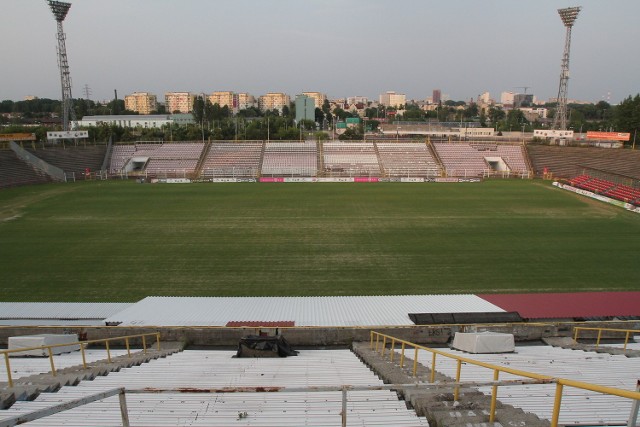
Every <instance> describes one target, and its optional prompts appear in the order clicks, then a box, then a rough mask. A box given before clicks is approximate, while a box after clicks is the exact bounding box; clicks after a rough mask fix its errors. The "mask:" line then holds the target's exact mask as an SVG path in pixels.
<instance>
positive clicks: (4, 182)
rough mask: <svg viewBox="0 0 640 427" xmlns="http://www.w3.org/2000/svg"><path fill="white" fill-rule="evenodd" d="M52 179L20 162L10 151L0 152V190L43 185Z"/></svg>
mask: <svg viewBox="0 0 640 427" xmlns="http://www.w3.org/2000/svg"><path fill="white" fill-rule="evenodd" d="M51 181H52V179H51V178H50V177H49V176H48V175H46V174H43V173H41V172H39V171H37V170H35V169H34V168H32V167H31V166H30V165H29V164H27V163H25V162H24V161H22V160H20V159H19V158H18V156H17V155H16V153H14V152H13V151H11V150H0V188H9V187H18V186H21V185H29V184H43V183H46V182H51Z"/></svg>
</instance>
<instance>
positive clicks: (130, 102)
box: [124, 92, 158, 114]
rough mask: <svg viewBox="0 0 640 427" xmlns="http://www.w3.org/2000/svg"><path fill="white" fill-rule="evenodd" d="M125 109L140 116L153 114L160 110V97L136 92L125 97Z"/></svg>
mask: <svg viewBox="0 0 640 427" xmlns="http://www.w3.org/2000/svg"><path fill="white" fill-rule="evenodd" d="M124 108H125V109H126V110H129V111H135V112H136V113H138V114H151V112H152V111H156V110H157V109H158V97H157V96H155V95H153V94H150V93H148V92H134V93H133V94H131V95H126V96H125V97H124Z"/></svg>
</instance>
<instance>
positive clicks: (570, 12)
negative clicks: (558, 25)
mask: <svg viewBox="0 0 640 427" xmlns="http://www.w3.org/2000/svg"><path fill="white" fill-rule="evenodd" d="M580 9H582V8H581V7H580V6H578V7H568V8H566V9H558V13H559V14H560V19H562V23H563V24H564V25H565V27H571V26H573V23H574V22H575V20H576V19H577V18H578V13H580Z"/></svg>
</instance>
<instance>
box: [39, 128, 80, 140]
mask: <svg viewBox="0 0 640 427" xmlns="http://www.w3.org/2000/svg"><path fill="white" fill-rule="evenodd" d="M86 138H89V131H86V130H70V131H66V132H64V131H56V132H47V139H48V140H49V141H56V140H60V139H86Z"/></svg>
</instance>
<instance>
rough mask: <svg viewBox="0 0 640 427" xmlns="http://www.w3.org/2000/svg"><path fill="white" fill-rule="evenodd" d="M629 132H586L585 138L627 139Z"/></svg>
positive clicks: (602, 139)
mask: <svg viewBox="0 0 640 427" xmlns="http://www.w3.org/2000/svg"><path fill="white" fill-rule="evenodd" d="M630 138H631V134H630V133H627V132H592V131H589V132H587V139H596V140H600V141H629V139H630Z"/></svg>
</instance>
